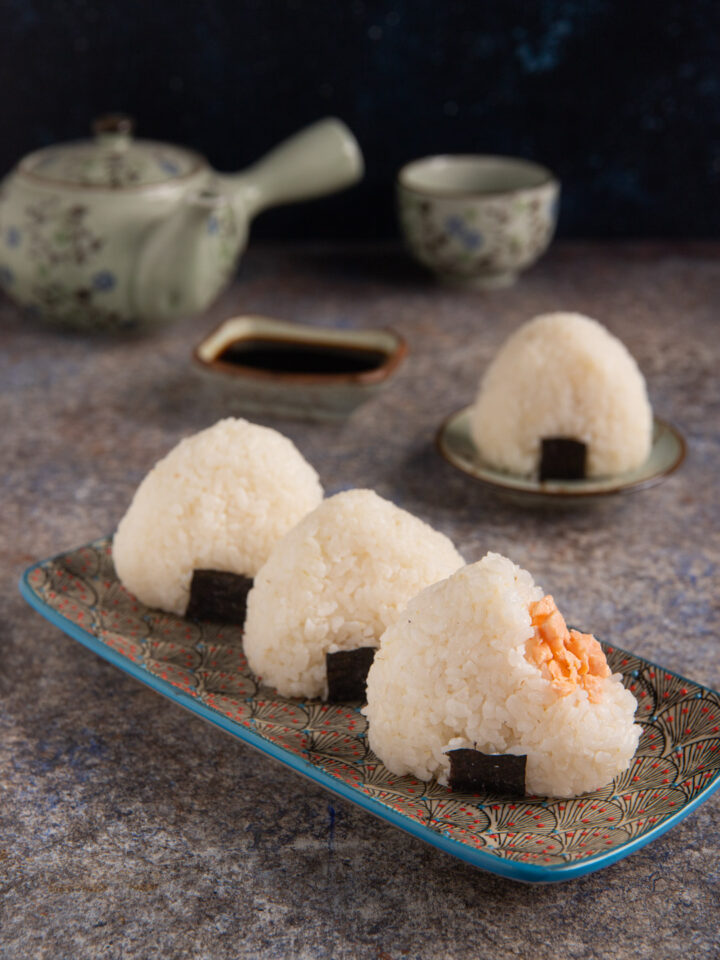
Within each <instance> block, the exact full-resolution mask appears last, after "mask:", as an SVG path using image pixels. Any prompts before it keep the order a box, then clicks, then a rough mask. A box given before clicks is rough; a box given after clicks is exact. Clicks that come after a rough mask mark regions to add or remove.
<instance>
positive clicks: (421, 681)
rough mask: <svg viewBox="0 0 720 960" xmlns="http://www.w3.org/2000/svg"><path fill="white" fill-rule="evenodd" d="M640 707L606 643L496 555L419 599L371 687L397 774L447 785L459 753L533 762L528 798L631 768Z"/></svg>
mask: <svg viewBox="0 0 720 960" xmlns="http://www.w3.org/2000/svg"><path fill="white" fill-rule="evenodd" d="M636 708H637V702H636V700H635V698H634V697H633V695H632V694H631V693H630V692H629V691H628V690H626V689H625V687H623V685H622V682H621V680H620V677H619V675H611V674H610V670H609V668H608V665H607V661H606V659H605V655H604V653H603V651H602V648H601V647H600V644H599V643H598V642H597V641H596V640H595V639H594V637H592V636H590V635H589V634H582V633H579V632H578V631H577V630H572V631H570V630H568V629H567V627H566V625H565V621H564V619H563V617H562V615H561V614H560V612H559V611H558V610H557V607H556V606H555V604H554V602H553V599H552V597H550V596H544V595H543V591H542V590H541V589H540V588H539V587H538V586H536V585H535V583H534V582H533V579H532V577H531V576H530V574H529V573H528V572H527V571H526V570H522V569H521V568H520V567H518V566H516V565H515V564H514V563H512V561H510V560H508V559H507V558H505V557H502V556H500V555H499V554H496V553H488V554H487V555H486V556H485V557H484V558H483V559H482V560H481V561H480V562H479V563H474V564H471V565H468V566H465V567H463V568H462V569H461V570H458V571H457V572H456V573H455V574H454V575H453V576H451V577H449V578H448V579H446V580H443V581H442V582H440V583H436V584H434V585H433V586H430V587H428V588H427V589H425V590H423V591H422V592H421V593H419V594H418V595H417V596H416V597H414V598H413V599H412V600H411V601H410V602H409V603H408V605H407V607H406V609H405V611H404V612H403V614H402V616H400V617H398V619H397V620H396V622H395V623H394V624H392V625H391V626H390V627H388V629H387V630H386V631H385V633H384V634H383V636H382V638H381V645H380V650H379V651H378V653H377V654H376V656H375V660H374V662H373V665H372V667H371V668H370V672H369V675H368V680H367V706H366V708H365V711H364V712H365V714H366V716H367V719H368V723H369V731H368V736H369V743H370V747H371V748H372V750H373V751H374V752H375V753H376V754H377V755H378V757H379V758H380V759H381V760H382V762H383V763H384V764H385V766H386V767H387V768H388V769H389V770H390V771H391V772H392V773H395V774H398V775H404V774H412V775H414V776H416V777H418V778H419V779H421V780H430V779H431V778H433V777H435V778H437V779H438V780H439V781H440V782H441V783H447V782H448V779H449V776H450V773H451V759H452V752H453V751H456V750H458V751H463V750H472V751H479V752H480V753H482V754H485V755H508V754H509V755H512V756H513V757H522V756H524V757H526V761H525V763H526V766H525V789H526V791H527V792H528V793H530V794H536V795H541V796H542V795H544V796H557V797H571V796H575V795H576V794H579V793H584V792H586V791H590V790H595V789H596V788H598V787H602V786H604V785H605V784H607V783H609V782H610V781H611V780H612V779H613V777H614V776H616V775H617V774H619V773H621V772H622V771H623V770H626V769H627V767H628V766H629V764H630V761H631V759H632V757H633V754H634V753H635V750H636V748H637V744H638V739H639V736H640V727H639V726H637V725H636V724H635V723H634V722H633V717H634V714H635V710H636Z"/></svg>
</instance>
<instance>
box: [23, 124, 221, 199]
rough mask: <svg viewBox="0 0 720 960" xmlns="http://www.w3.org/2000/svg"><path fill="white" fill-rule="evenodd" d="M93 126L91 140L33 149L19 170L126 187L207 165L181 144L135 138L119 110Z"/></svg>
mask: <svg viewBox="0 0 720 960" xmlns="http://www.w3.org/2000/svg"><path fill="white" fill-rule="evenodd" d="M93 132H94V134H95V137H94V139H93V140H79V141H77V142H75V143H63V144H58V145H57V146H53V147H46V148H45V149H44V150H37V151H36V152H35V153H31V154H30V155H29V156H27V157H25V159H24V160H22V161H21V163H20V167H19V169H20V172H21V173H23V174H25V175H28V176H30V177H31V178H32V179H33V180H42V181H44V182H47V183H54V184H58V185H60V184H64V185H66V186H74V187H102V188H104V189H109V190H124V189H128V188H133V187H147V186H153V185H157V184H160V183H168V182H173V181H176V180H180V179H181V178H185V177H188V176H190V175H191V174H193V173H195V172H196V171H198V170H200V169H202V168H203V167H206V166H207V164H206V161H205V159H204V158H203V157H201V156H200V154H198V153H194V152H193V151H192V150H186V149H185V148H184V147H176V146H173V145H172V144H169V143H156V142H154V141H152V140H135V139H134V138H133V122H132V120H131V119H130V118H129V117H126V116H124V115H122V114H108V115H107V116H103V117H100V118H99V119H98V120H96V121H95V123H94V124H93Z"/></svg>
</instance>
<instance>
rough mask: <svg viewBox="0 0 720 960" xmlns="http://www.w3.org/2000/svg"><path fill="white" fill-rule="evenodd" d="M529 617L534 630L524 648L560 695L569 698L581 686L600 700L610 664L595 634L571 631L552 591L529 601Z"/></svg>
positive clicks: (591, 696) (590, 696)
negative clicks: (538, 598) (551, 594)
mask: <svg viewBox="0 0 720 960" xmlns="http://www.w3.org/2000/svg"><path fill="white" fill-rule="evenodd" d="M530 618H531V620H532V625H533V630H534V632H533V635H532V637H530V639H529V640H528V641H527V644H526V647H525V656H526V657H527V659H528V660H529V661H530V662H531V663H534V664H535V665H536V666H537V667H538V668H539V669H540V673H541V674H542V675H543V677H545V679H546V680H549V681H550V682H551V683H552V686H553V689H554V690H555V692H556V693H557V694H558V695H559V696H561V697H566V696H568V694H570V693H572V692H573V690H574V689H575V687H578V686H579V687H582V688H583V690H586V691H587V694H588V697H589V698H590V700H591V701H592V702H593V703H599V701H600V700H601V699H602V681H603V679H604V678H605V677H609V676H610V667H608V665H607V660H606V659H605V654H604V653H603V650H602V647H601V646H600V644H599V643H598V642H597V640H596V639H595V637H593V636H592V634H590V633H580V631H579V630H568V628H567V624H566V623H565V620H564V618H563V615H562V614H561V613H560V611H559V610H558V608H557V607H556V605H555V601H554V600H553V598H552V597H551V596H550V594H548V595H547V596H545V597H543V598H542V600H538V601H536V602H535V603H531V604H530Z"/></svg>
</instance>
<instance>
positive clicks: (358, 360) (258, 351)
mask: <svg viewBox="0 0 720 960" xmlns="http://www.w3.org/2000/svg"><path fill="white" fill-rule="evenodd" d="M387 358H388V355H387V354H386V353H384V352H383V351H382V350H373V349H368V348H365V347H345V346H342V345H340V344H334V343H332V344H330V343H328V344H325V343H302V342H300V341H298V340H295V341H288V340H271V339H261V338H260V337H257V338H256V337H252V338H251V337H248V338H247V339H243V340H236V341H235V343H231V344H230V346H228V347H226V348H225V349H224V350H223V351H222V353H221V354H220V355H219V356H218V360H220V361H221V362H222V363H231V364H234V365H236V366H240V367H250V368H251V369H253V370H264V371H265V372H266V373H306V374H333V373H336V374H337V373H369V372H370V371H371V370H377V369H378V367H381V366H382V365H383V364H384V363H385V362H386V361H387Z"/></svg>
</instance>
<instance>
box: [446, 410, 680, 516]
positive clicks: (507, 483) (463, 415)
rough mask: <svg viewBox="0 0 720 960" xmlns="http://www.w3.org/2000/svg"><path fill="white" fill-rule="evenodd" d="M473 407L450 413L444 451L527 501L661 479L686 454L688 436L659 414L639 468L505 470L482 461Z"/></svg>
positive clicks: (570, 497) (620, 489) (600, 493)
mask: <svg viewBox="0 0 720 960" xmlns="http://www.w3.org/2000/svg"><path fill="white" fill-rule="evenodd" d="M470 410H471V407H464V408H463V409H462V410H458V411H457V412H456V413H453V414H452V415H451V416H449V417H448V418H447V420H446V421H445V422H444V423H443V424H442V426H441V427H440V429H439V431H438V434H437V446H438V450H439V451H440V454H441V455H442V456H443V457H444V458H445V459H446V460H447V461H448V463H451V464H452V465H453V466H454V467H457V468H458V470H462V471H463V473H467V474H469V475H470V476H471V477H474V478H475V479H476V480H481V481H482V482H483V483H487V484H489V485H490V486H492V487H495V488H496V489H498V490H502V491H504V492H507V493H512V494H514V495H518V497H522V498H527V499H528V500H531V499H535V500H544V501H546V502H547V501H550V500H555V501H565V502H572V501H578V500H581V499H591V498H599V497H606V496H609V495H611V494H616V493H629V492H631V491H633V490H642V489H644V488H645V487H652V486H654V485H655V484H656V483H660V482H661V481H662V480H664V479H665V477H667V476H669V475H670V474H671V473H672V472H673V471H674V470H677V468H678V467H679V466H680V464H681V463H682V462H683V460H684V458H685V440H684V439H683V437H682V435H681V434H680V432H679V431H678V430H677V429H676V428H675V427H673V426H671V425H670V424H669V423H666V422H665V421H664V420H659V419H658V418H657V417H655V418H654V422H653V444H652V450H651V451H650V456H649V457H648V459H647V460H646V461H645V463H644V464H643V465H642V466H641V467H638V468H637V469H636V470H629V471H628V472H627V473H621V474H616V475H615V476H610V477H591V478H589V479H586V480H545V481H544V482H543V483H541V482H540V481H539V480H537V479H536V478H534V477H518V476H516V475H515V474H511V473H503V472H502V471H501V470H496V469H494V468H493V467H491V466H489V465H488V464H487V463H485V462H484V461H483V459H482V458H481V456H480V454H479V453H478V450H477V448H476V446H475V444H474V442H473V439H472V436H471V434H470Z"/></svg>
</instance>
